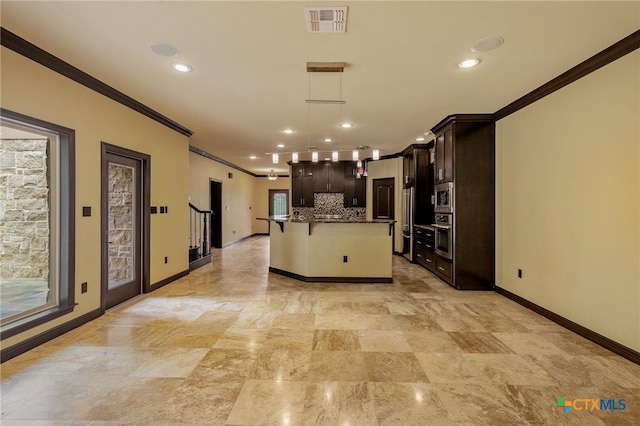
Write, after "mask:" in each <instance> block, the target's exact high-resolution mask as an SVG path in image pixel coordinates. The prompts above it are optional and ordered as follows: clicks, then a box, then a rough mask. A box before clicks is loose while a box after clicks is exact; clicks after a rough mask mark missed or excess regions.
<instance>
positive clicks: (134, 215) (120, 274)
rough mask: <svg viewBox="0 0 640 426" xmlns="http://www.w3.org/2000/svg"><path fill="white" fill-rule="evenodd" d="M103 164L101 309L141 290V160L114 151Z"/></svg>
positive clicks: (107, 154) (111, 305)
mask: <svg viewBox="0 0 640 426" xmlns="http://www.w3.org/2000/svg"><path fill="white" fill-rule="evenodd" d="M102 161H103V164H102V195H103V197H102V309H103V310H104V309H109V308H111V307H113V306H115V305H118V304H120V303H122V302H124V301H126V300H128V299H131V298H132V297H135V296H137V295H139V294H140V293H141V292H142V238H143V227H142V217H143V215H142V200H143V198H142V196H143V194H142V191H143V185H142V173H141V172H142V170H141V169H142V164H141V161H140V160H139V159H136V158H130V157H127V156H122V155H119V154H116V153H113V152H106V153H104V154H103V159H102Z"/></svg>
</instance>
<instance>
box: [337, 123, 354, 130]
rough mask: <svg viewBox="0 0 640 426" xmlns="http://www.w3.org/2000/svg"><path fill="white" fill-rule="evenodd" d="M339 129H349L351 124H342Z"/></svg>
mask: <svg viewBox="0 0 640 426" xmlns="http://www.w3.org/2000/svg"><path fill="white" fill-rule="evenodd" d="M340 127H342V128H343V129H350V128H351V127H353V124H351V123H342V124H341V125H340Z"/></svg>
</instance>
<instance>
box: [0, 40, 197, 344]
mask: <svg viewBox="0 0 640 426" xmlns="http://www.w3.org/2000/svg"><path fill="white" fill-rule="evenodd" d="M0 91H1V93H2V107H3V108H6V109H9V110H12V111H15V112H18V113H21V114H25V115H28V116H31V117H35V118H38V119H40V120H45V121H49V122H52V123H55V124H58V125H61V126H65V127H69V128H71V129H74V130H75V131H76V134H75V135H76V182H75V183H76V192H75V195H76V230H75V231H76V241H75V242H76V259H75V265H76V271H75V272H76V277H75V278H76V283H75V289H76V294H75V300H76V303H77V306H76V307H75V309H74V311H73V313H71V314H69V315H65V316H63V317H61V318H58V319H56V320H54V321H51V322H49V323H47V324H44V325H42V326H39V327H36V328H33V329H31V330H29V331H27V332H24V333H21V334H19V335H16V336H13V337H11V338H8V339H5V340H3V341H2V346H3V347H5V348H6V347H9V346H12V345H14V344H16V343H19V342H20V341H23V340H24V339H26V338H28V337H31V336H34V335H37V334H39V333H42V332H44V331H46V330H48V329H50V328H52V327H54V326H57V325H59V324H62V323H65V322H67V321H69V320H72V319H74V318H77V317H78V316H80V315H82V314H85V313H88V312H91V311H93V310H96V309H99V308H100V267H101V264H100V153H101V145H100V144H101V142H102V141H104V142H108V143H110V144H113V145H118V146H121V147H124V148H128V149H132V150H135V151H138V152H142V153H145V154H148V155H150V156H151V205H155V206H159V205H166V206H168V207H169V212H170V213H169V214H166V215H151V226H150V231H151V254H150V256H151V276H150V282H151V283H152V284H153V283H157V282H158V281H161V280H163V279H165V278H168V277H171V276H173V275H175V274H177V273H180V272H182V271H185V270H187V269H188V257H187V247H188V241H187V238H188V215H187V188H188V171H187V168H188V138H187V137H185V136H183V135H181V134H179V133H177V132H175V131H173V130H171V129H169V128H167V127H165V126H163V125H161V124H159V123H157V122H155V121H153V120H151V119H149V118H147V117H145V116H143V115H141V114H139V113H137V112H135V111H133V110H131V109H129V108H127V107H125V106H123V105H121V104H119V103H117V102H115V101H113V100H111V99H108V98H106V97H104V96H102V95H99V94H98V93H96V92H94V91H92V90H90V89H88V88H86V87H83V86H81V85H79V84H78V83H75V82H73V81H72V80H69V79H67V78H65V77H63V76H61V75H60V74H57V73H55V72H53V71H51V70H49V69H47V68H45V67H42V66H40V65H38V64H36V63H35V62H32V61H30V60H28V59H26V58H24V57H22V56H20V55H18V54H16V53H15V52H13V51H11V50H8V49H5V48H2V75H1V86H0ZM82 206H91V207H92V211H93V215H92V216H91V217H82V214H81V213H82ZM165 256H167V257H168V259H169V262H168V263H167V264H164V257H165ZM82 282H87V283H88V292H87V293H84V294H81V293H80V283H82Z"/></svg>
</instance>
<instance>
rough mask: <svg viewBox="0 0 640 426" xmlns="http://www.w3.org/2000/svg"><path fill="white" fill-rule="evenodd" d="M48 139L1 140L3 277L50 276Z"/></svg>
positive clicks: (0, 249) (0, 252)
mask: <svg viewBox="0 0 640 426" xmlns="http://www.w3.org/2000/svg"><path fill="white" fill-rule="evenodd" d="M47 144H48V141H47V139H0V278H2V279H13V278H31V279H42V280H48V279H49V220H50V219H49V179H48V170H47V166H48V161H47V157H48V156H47V148H48V147H47Z"/></svg>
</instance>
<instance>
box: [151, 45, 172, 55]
mask: <svg viewBox="0 0 640 426" xmlns="http://www.w3.org/2000/svg"><path fill="white" fill-rule="evenodd" d="M149 49H151V51H152V52H153V53H155V54H157V55H160V56H176V55H177V54H178V49H176V48H175V47H173V46H171V45H169V44H166V43H151V44H150V45H149Z"/></svg>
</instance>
